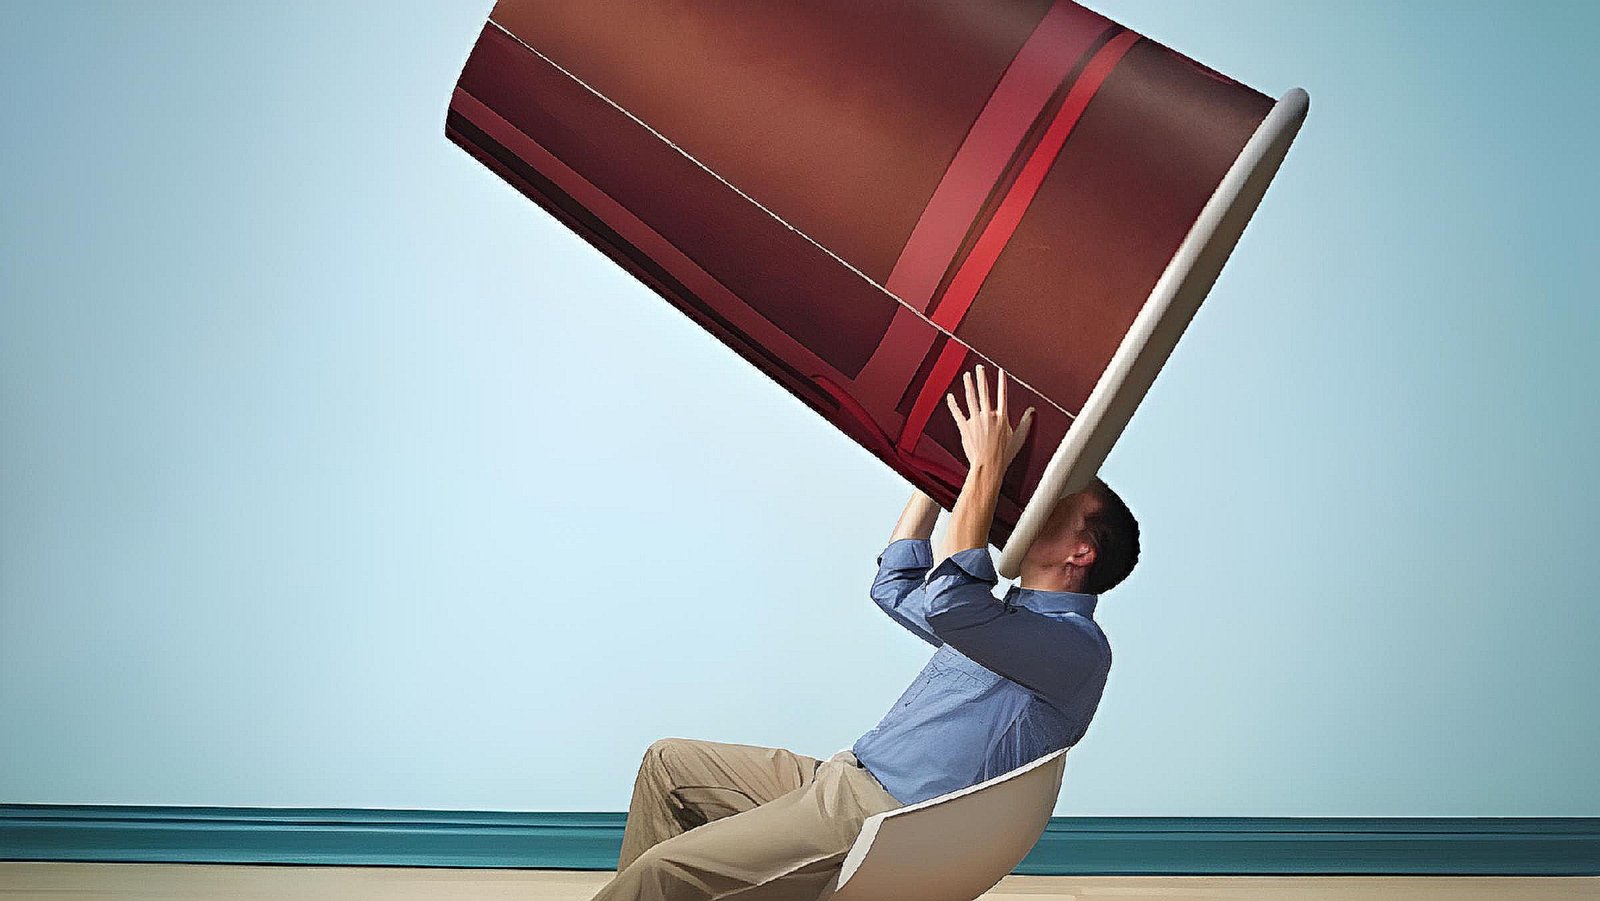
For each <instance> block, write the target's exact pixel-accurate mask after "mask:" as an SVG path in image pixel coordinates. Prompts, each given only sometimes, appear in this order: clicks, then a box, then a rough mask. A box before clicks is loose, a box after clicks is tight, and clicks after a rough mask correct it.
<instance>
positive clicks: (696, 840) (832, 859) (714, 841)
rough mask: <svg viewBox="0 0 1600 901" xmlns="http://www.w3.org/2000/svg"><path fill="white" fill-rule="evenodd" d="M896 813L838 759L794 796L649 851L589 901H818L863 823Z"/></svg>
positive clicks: (883, 794)
mask: <svg viewBox="0 0 1600 901" xmlns="http://www.w3.org/2000/svg"><path fill="white" fill-rule="evenodd" d="M899 806H901V805H900V802H899V801H898V800H896V799H895V798H894V797H893V796H892V795H890V794H889V793H888V792H887V791H885V790H884V789H883V786H881V785H879V784H878V782H877V780H875V779H873V778H872V775H871V774H870V773H868V772H867V771H866V770H864V769H862V768H860V767H859V765H857V763H856V761H855V758H854V756H852V755H850V754H849V752H848V751H843V752H840V753H839V754H836V755H834V757H832V758H830V759H829V760H827V761H825V762H824V763H823V764H822V765H821V766H820V767H818V769H817V772H816V778H815V779H813V780H812V781H811V782H809V783H808V784H806V785H804V786H801V787H800V788H797V789H795V790H793V791H791V792H789V793H787V794H785V795H782V796H780V797H778V798H776V799H774V800H772V801H768V802H767V803H765V804H761V805H758V806H756V807H753V808H751V809H749V810H746V811H743V812H740V813H737V814H734V815H732V816H728V817H723V818H721V819H718V820H715V821H713V822H710V823H707V824H705V825H703V826H700V827H698V828H696V829H691V830H688V831H686V832H683V833H680V834H678V835H676V836H673V837H672V838H669V839H667V840H666V841H663V842H661V843H659V844H656V845H653V846H651V847H650V848H648V849H647V850H645V852H644V853H643V854H641V855H639V857H638V858H637V859H636V860H634V861H633V862H632V863H631V864H629V865H628V866H627V867H625V868H624V869H622V870H621V871H620V872H618V873H617V875H616V877H615V878H614V879H612V880H611V882H610V883H609V884H607V885H606V887H605V888H603V889H601V890H600V893H599V894H597V895H595V896H594V901H711V899H719V898H730V899H731V898H737V899H738V901H823V899H826V898H827V896H828V895H831V894H832V892H833V881H834V879H835V878H837V876H838V872H839V867H840V865H841V864H843V863H844V858H845V855H846V854H847V853H848V852H849V850H850V846H851V845H852V844H854V843H855V840H856V836H857V835H859V834H860V833H861V825H862V823H863V822H865V820H866V818H867V817H869V816H871V815H872V814H874V813H880V812H882V811H885V810H892V809H894V808H897V807H899Z"/></svg>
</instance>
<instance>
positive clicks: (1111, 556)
mask: <svg viewBox="0 0 1600 901" xmlns="http://www.w3.org/2000/svg"><path fill="white" fill-rule="evenodd" d="M1084 490H1085V491H1088V492H1090V493H1092V494H1093V495H1094V496H1095V497H1097V498H1099V499H1100V509H1099V510H1097V511H1095V512H1094V513H1093V514H1091V515H1090V516H1088V517H1085V519H1084V529H1085V530H1086V531H1087V532H1088V533H1089V543H1090V544H1093V545H1094V563H1092V564H1090V565H1089V572H1088V573H1087V574H1086V575H1085V577H1084V580H1083V591H1084V593H1085V594H1100V593H1102V592H1106V591H1110V590H1111V589H1112V588H1115V587H1116V586H1117V584H1118V583H1120V582H1121V581H1122V580H1123V579H1126V578H1127V577H1128V573H1131V572H1133V566H1134V564H1135V563H1138V562H1139V521H1138V520H1137V519H1134V518H1133V511H1131V510H1129V509H1128V505H1127V504H1126V503H1123V500H1122V498H1121V497H1120V496H1119V495H1118V494H1117V493H1116V492H1115V491H1112V490H1111V486H1110V485H1107V484H1106V483H1105V482H1103V481H1101V480H1100V478H1099V477H1096V478H1095V479H1094V481H1092V482H1090V483H1089V486H1088V487H1087V488H1086V489H1084Z"/></svg>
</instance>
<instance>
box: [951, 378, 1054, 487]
mask: <svg viewBox="0 0 1600 901" xmlns="http://www.w3.org/2000/svg"><path fill="white" fill-rule="evenodd" d="M975 371H976V372H977V376H978V384H977V390H976V391H974V390H973V384H972V376H973V373H971V372H965V373H962V374H961V380H962V381H963V382H964V383H965V384H966V388H967V409H968V410H969V411H970V415H965V416H964V415H962V413H961V405H960V404H958V403H956V396H955V394H953V393H952V394H946V395H945V396H944V399H945V402H946V403H947V404H949V406H950V414H951V415H952V416H954V417H955V420H956V428H957V429H960V430H961V449H962V450H963V451H964V452H965V453H966V455H967V463H969V464H970V465H972V466H974V467H976V466H978V465H979V464H987V465H990V466H993V467H994V468H995V470H996V471H997V472H1001V473H1003V472H1005V471H1006V470H1007V469H1009V468H1010V467H1011V461H1012V460H1014V459H1016V456H1017V451H1019V450H1021V449H1022V443H1023V442H1024V441H1026V440H1028V429H1029V428H1030V427H1032V425H1033V413H1034V408H1033V407H1029V408H1028V410H1027V412H1025V413H1023V414H1022V420H1021V421H1020V422H1018V423H1017V427H1016V429H1015V430H1013V429H1012V428H1011V414H1010V410H1009V407H1008V405H1007V401H1006V394H1007V392H1006V371H1005V370H1004V369H1002V370H1000V378H999V381H998V383H997V386H996V389H995V393H996V395H997V397H996V399H995V402H994V403H993V404H991V403H990V402H989V380H988V378H987V377H986V376H985V375H984V373H983V364H982V363H979V364H978V365H977V366H976V367H975Z"/></svg>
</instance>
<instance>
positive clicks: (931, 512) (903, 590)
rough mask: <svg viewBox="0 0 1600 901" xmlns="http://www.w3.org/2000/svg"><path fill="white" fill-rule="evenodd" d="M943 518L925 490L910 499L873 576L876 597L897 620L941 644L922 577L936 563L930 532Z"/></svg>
mask: <svg viewBox="0 0 1600 901" xmlns="http://www.w3.org/2000/svg"><path fill="white" fill-rule="evenodd" d="M938 518H939V505H938V503H936V502H935V501H934V500H933V498H931V497H928V496H927V495H926V494H923V493H922V492H921V491H918V492H916V493H914V494H913V495H912V496H911V500H909V501H907V502H906V508H905V510H904V511H903V512H902V513H901V514H900V521H899V522H897V523H895V527H894V532H893V534H891V535H890V536H889V546H888V547H886V548H884V550H883V553H882V554H879V555H878V575H877V577H876V578H874V579H873V580H872V600H873V602H874V603H876V604H877V605H878V606H879V607H880V608H882V609H883V612H884V613H887V614H889V617H890V618H891V619H893V620H894V621H895V622H897V623H899V624H900V625H902V626H904V627H905V628H906V629H907V630H908V631H910V632H911V633H912V634H914V635H916V636H917V637H918V638H921V639H922V640H923V641H926V642H928V643H929V644H931V645H933V646H934V647H938V646H939V645H941V644H943V643H944V642H942V641H940V640H939V638H938V636H936V635H934V634H933V629H932V628H931V627H930V626H929V625H928V620H927V601H926V599H925V598H924V596H923V591H922V580H923V577H924V576H925V575H927V572H928V569H929V568H930V567H931V566H933V549H932V546H931V543H930V541H929V536H931V535H932V534H933V526H934V523H935V522H936V521H937V520H938Z"/></svg>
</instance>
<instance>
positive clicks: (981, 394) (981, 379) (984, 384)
mask: <svg viewBox="0 0 1600 901" xmlns="http://www.w3.org/2000/svg"><path fill="white" fill-rule="evenodd" d="M976 378H977V379H978V409H980V410H982V411H984V412H985V413H987V412H989V377H988V376H987V375H985V374H984V372H983V364H982V363H979V364H978V366H977V375H976Z"/></svg>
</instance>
